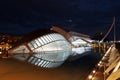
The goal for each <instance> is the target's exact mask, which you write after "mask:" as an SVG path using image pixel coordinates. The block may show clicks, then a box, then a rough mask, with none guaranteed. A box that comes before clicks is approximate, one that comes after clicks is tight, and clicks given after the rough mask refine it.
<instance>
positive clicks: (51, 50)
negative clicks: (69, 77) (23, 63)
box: [9, 30, 72, 68]
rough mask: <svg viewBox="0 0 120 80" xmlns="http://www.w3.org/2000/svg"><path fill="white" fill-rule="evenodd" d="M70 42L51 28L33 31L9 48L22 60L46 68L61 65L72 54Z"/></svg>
mask: <svg viewBox="0 0 120 80" xmlns="http://www.w3.org/2000/svg"><path fill="white" fill-rule="evenodd" d="M71 52H72V49H71V45H70V44H69V42H68V41H67V40H66V39H65V38H64V37H63V36H62V35H61V34H59V33H57V32H54V31H51V30H41V31H36V32H32V33H30V34H28V35H26V36H25V37H23V39H22V40H21V42H20V43H19V45H17V46H16V47H15V48H13V49H11V50H9V54H11V55H13V56H14V57H15V58H17V59H20V60H27V61H28V62H30V63H32V64H34V65H37V66H41V67H46V68H52V67H57V66H60V65H61V64H62V63H63V62H64V61H65V60H66V59H67V58H68V57H69V56H70V55H71Z"/></svg>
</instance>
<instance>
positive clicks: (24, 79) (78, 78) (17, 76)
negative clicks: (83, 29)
mask: <svg viewBox="0 0 120 80" xmlns="http://www.w3.org/2000/svg"><path fill="white" fill-rule="evenodd" d="M100 58H101V56H100V53H93V52H91V53H90V54H88V55H86V56H84V57H82V58H80V59H78V60H75V61H72V62H69V61H66V62H65V63H64V64H63V65H62V66H60V67H58V68H55V69H45V68H40V67H37V66H34V65H31V64H29V63H26V62H21V61H18V60H16V59H1V60H0V80H85V78H86V77H87V76H88V75H89V73H90V72H91V71H92V69H93V68H94V66H95V65H96V64H97V62H98V61H99V60H100Z"/></svg>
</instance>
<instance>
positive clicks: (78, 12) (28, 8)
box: [0, 0, 120, 39]
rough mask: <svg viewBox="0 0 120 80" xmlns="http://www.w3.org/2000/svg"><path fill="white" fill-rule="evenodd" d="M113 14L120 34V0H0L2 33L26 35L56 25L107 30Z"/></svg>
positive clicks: (77, 29)
mask: <svg viewBox="0 0 120 80" xmlns="http://www.w3.org/2000/svg"><path fill="white" fill-rule="evenodd" d="M113 16H115V17H116V27H117V35H119V33H118V31H120V0H1V1H0V32H2V33H12V34H24V33H28V32H31V31H33V30H36V29H41V28H50V27H51V26H52V25H56V26H59V27H62V28H66V29H69V30H73V31H77V32H80V33H84V34H88V35H93V34H94V33H96V32H100V31H102V32H106V31H107V29H109V27H110V25H111V24H112V20H113ZM111 35H112V33H111ZM118 39H120V38H118Z"/></svg>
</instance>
